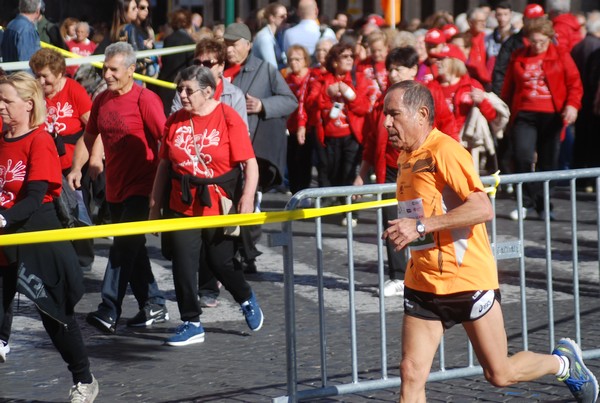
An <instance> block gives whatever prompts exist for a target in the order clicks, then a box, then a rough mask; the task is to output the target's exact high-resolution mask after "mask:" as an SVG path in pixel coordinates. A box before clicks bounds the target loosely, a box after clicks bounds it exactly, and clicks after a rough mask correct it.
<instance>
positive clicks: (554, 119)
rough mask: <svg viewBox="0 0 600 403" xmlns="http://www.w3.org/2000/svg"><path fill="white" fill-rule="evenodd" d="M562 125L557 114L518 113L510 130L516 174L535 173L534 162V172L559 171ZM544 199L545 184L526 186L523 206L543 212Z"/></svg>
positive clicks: (524, 186) (529, 184)
mask: <svg viewBox="0 0 600 403" xmlns="http://www.w3.org/2000/svg"><path fill="white" fill-rule="evenodd" d="M562 126H563V124H562V117H561V116H560V114H558V113H541V112H519V114H518V115H517V117H516V118H515V121H514V124H513V127H512V130H511V135H512V144H513V158H514V168H515V173H524V172H533V171H534V162H535V171H552V170H555V169H557V167H558V155H559V152H560V132H561V129H562ZM536 153H537V160H535V161H534V158H535V155H536ZM551 184H552V182H551ZM543 196H544V195H543V185H542V183H526V184H524V185H523V206H524V207H534V208H535V209H536V210H537V211H538V212H540V211H542V210H543V209H544V205H543V200H544V199H543Z"/></svg>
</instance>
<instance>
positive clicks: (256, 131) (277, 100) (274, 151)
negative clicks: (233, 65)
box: [233, 54, 298, 190]
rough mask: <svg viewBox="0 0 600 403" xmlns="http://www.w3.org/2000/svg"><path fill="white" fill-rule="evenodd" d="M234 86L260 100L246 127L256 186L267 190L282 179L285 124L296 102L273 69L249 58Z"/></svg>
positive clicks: (285, 151) (250, 56)
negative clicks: (255, 168) (254, 160)
mask: <svg viewBox="0 0 600 403" xmlns="http://www.w3.org/2000/svg"><path fill="white" fill-rule="evenodd" d="M233 84H235V85H236V86H237V87H238V88H240V89H241V90H242V91H243V92H244V93H245V94H250V95H251V96H253V97H255V98H258V99H260V101H261V102H262V105H263V111H262V112H260V113H259V114H250V115H248V127H249V129H250V138H251V139H252V145H253V147H254V152H255V154H256V158H257V159H258V164H259V169H260V178H259V185H260V186H261V187H262V188H263V190H268V189H269V188H270V187H273V186H277V185H279V184H280V183H281V181H282V179H283V174H284V172H285V166H286V155H287V133H286V123H287V118H288V116H289V115H290V114H292V112H294V111H295V110H296V108H297V107H298V100H297V99H296V96H295V95H294V93H293V92H292V91H291V90H290V88H289V86H288V85H287V83H286V82H285V80H284V79H283V77H282V75H281V74H280V73H279V71H277V70H276V69H275V67H273V66H272V65H271V64H270V63H267V62H264V61H262V60H260V59H258V58H257V57H255V56H252V55H251V54H250V55H249V56H248V59H247V60H246V63H245V64H244V66H243V67H242V69H241V71H240V72H239V73H238V75H237V76H236V77H235V79H234V81H233Z"/></svg>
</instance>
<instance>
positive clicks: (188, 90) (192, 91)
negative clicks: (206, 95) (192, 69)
mask: <svg viewBox="0 0 600 403" xmlns="http://www.w3.org/2000/svg"><path fill="white" fill-rule="evenodd" d="M201 89H202V88H198V89H195V90H193V89H191V88H186V87H177V88H176V89H175V91H177V92H178V93H180V94H183V91H185V93H186V95H187V96H188V97H191V96H192V95H194V94H195V93H197V92H198V91H200V90H201Z"/></svg>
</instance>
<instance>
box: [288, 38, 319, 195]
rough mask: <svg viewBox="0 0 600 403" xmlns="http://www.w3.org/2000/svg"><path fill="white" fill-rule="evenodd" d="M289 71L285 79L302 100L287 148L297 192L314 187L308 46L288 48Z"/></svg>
mask: <svg viewBox="0 0 600 403" xmlns="http://www.w3.org/2000/svg"><path fill="white" fill-rule="evenodd" d="M287 61H288V66H289V72H288V74H287V75H286V77H285V81H286V82H287V83H288V85H289V86H290V89H291V90H292V92H293V93H294V95H295V96H296V98H297V99H298V109H296V110H295V111H294V113H292V114H291V115H290V116H289V118H288V121H287V129H288V131H289V133H290V137H289V139H288V147H287V169H288V180H289V183H290V191H291V192H292V193H296V192H299V191H301V190H302V189H306V188H308V187H310V179H311V170H312V162H311V161H312V150H313V147H314V142H315V141H314V138H315V133H314V130H310V131H308V130H307V126H308V114H307V113H306V105H305V104H306V95H307V91H308V83H309V81H310V69H309V65H310V55H309V54H308V51H307V50H306V48H305V47H303V46H301V45H292V46H290V47H289V49H288V51H287Z"/></svg>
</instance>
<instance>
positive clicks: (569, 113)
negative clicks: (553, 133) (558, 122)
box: [562, 105, 577, 126]
mask: <svg viewBox="0 0 600 403" xmlns="http://www.w3.org/2000/svg"><path fill="white" fill-rule="evenodd" d="M562 118H563V122H564V123H565V125H567V126H568V125H571V124H573V123H575V121H576V120H577V109H575V108H574V107H572V106H571V105H567V106H565V109H563V111H562Z"/></svg>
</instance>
